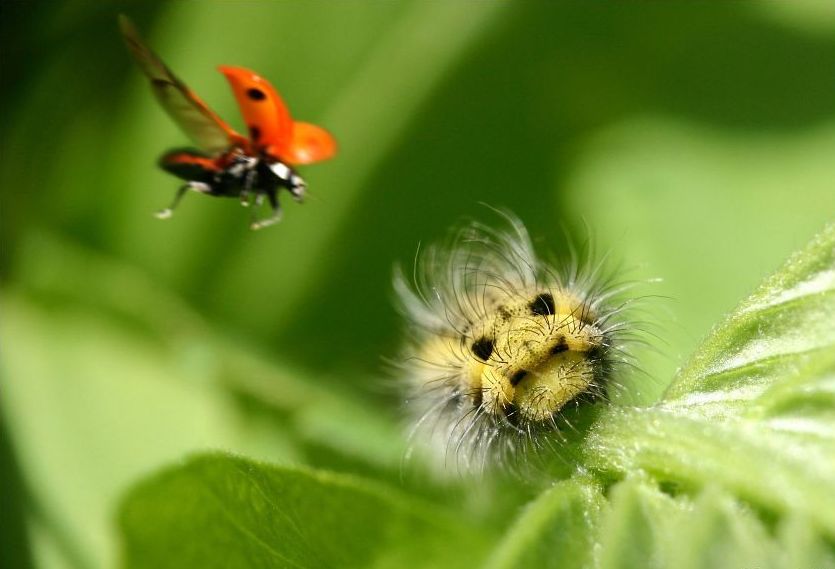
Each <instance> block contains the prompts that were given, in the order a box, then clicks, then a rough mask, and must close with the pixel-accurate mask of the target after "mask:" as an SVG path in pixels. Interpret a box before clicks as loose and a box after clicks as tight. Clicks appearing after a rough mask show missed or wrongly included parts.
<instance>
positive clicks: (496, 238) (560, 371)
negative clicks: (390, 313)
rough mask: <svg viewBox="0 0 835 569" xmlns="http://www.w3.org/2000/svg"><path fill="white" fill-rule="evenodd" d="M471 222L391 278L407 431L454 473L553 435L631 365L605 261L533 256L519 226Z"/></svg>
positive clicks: (542, 444)
mask: <svg viewBox="0 0 835 569" xmlns="http://www.w3.org/2000/svg"><path fill="white" fill-rule="evenodd" d="M502 215H503V217H504V218H506V221H507V225H508V226H509V227H507V228H505V229H502V230H494V229H491V228H488V227H486V226H484V225H480V224H478V223H471V224H469V225H467V226H465V227H464V228H463V229H461V230H459V231H458V232H456V233H454V234H453V235H452V238H451V240H450V242H449V243H447V244H445V245H440V246H434V247H431V248H429V249H427V250H426V251H424V252H423V253H422V254H419V255H418V257H417V259H416V260H415V268H414V275H413V279H412V280H413V282H412V283H410V282H409V279H407V278H406V277H405V276H404V274H403V272H402V271H400V270H398V271H396V272H395V280H394V286H395V290H396V292H397V294H398V296H399V299H400V307H401V311H402V312H403V314H404V316H405V317H406V320H407V324H408V329H409V335H410V338H409V341H408V344H407V347H406V350H405V354H404V357H403V358H402V359H401V360H400V361H401V362H402V363H401V364H400V366H399V367H400V374H401V375H403V376H405V380H406V390H407V397H406V400H407V407H408V408H409V414H410V417H411V421H412V423H411V434H410V438H411V440H412V442H413V443H417V444H420V445H421V446H425V447H428V448H429V449H430V450H433V451H434V452H433V453H432V454H435V455H436V457H438V458H439V461H440V465H441V466H442V467H443V468H446V469H449V467H453V468H455V469H457V470H459V471H461V470H463V471H468V472H470V471H473V470H476V471H478V470H483V469H484V468H485V467H487V466H490V465H492V464H494V463H496V462H504V463H508V461H509V460H511V459H513V458H514V457H516V458H518V457H519V456H520V454H521V453H525V454H528V453H529V452H531V451H533V450H536V449H540V448H547V447H549V445H551V444H552V443H553V442H554V441H558V440H559V439H560V437H561V434H560V432H561V430H563V429H565V428H566V427H570V426H571V425H570V424H566V421H565V418H564V415H563V412H564V410H565V409H566V407H567V406H569V405H571V406H574V405H580V404H581V403H583V402H585V401H589V400H595V399H597V398H601V397H605V396H606V389H607V387H609V388H610V387H611V385H613V384H614V383H616V381H613V377H615V376H616V375H617V374H618V373H619V368H622V367H623V366H622V365H621V364H628V363H629V356H628V353H627V351H626V350H625V348H624V343H625V341H626V337H627V336H628V334H627V333H625V328H626V324H627V322H626V320H625V318H624V316H623V315H624V308H625V307H626V305H627V304H628V301H625V302H624V301H618V300H617V298H618V296H619V295H620V293H621V292H622V291H623V290H624V289H625V288H626V287H625V286H618V285H616V284H613V283H612V282H611V280H610V279H608V278H605V277H604V276H603V275H602V273H603V270H602V264H598V265H596V266H586V267H581V266H580V263H579V262H577V261H576V259H575V261H574V262H573V263H572V265H571V266H570V267H569V268H567V269H566V270H563V271H557V270H555V269H554V268H553V267H552V266H551V265H549V264H548V263H545V262H543V261H541V260H540V259H539V258H538V257H537V255H536V253H535V252H534V249H533V246H532V243H531V240H530V238H529V236H528V233H527V231H526V230H525V228H524V226H523V225H522V223H521V222H520V221H519V220H518V219H517V218H515V217H514V216H512V215H511V214H508V213H503V214H502Z"/></svg>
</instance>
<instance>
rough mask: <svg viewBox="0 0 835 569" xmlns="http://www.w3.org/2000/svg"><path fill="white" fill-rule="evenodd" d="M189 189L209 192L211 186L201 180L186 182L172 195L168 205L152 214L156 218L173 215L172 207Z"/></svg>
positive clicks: (166, 217)
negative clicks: (172, 198)
mask: <svg viewBox="0 0 835 569" xmlns="http://www.w3.org/2000/svg"><path fill="white" fill-rule="evenodd" d="M189 190H194V191H195V192H202V193H209V192H210V191H211V188H210V187H209V185H208V184H204V183H203V182H188V183H186V184H184V185H182V186H180V188H179V189H178V190H177V193H176V194H175V195H174V200H173V201H172V202H171V205H169V206H168V207H166V208H164V209H161V210H159V211H158V212H156V213H155V214H154V216H155V217H156V218H157V219H168V218H169V217H171V216H172V215H174V209H175V208H176V207H177V204H179V203H180V200H182V199H183V196H184V195H186V192H187V191H189Z"/></svg>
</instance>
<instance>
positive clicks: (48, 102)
mask: <svg viewBox="0 0 835 569" xmlns="http://www.w3.org/2000/svg"><path fill="white" fill-rule="evenodd" d="M119 12H126V13H128V14H129V15H130V16H131V17H132V18H133V19H134V20H135V21H136V23H137V25H138V26H139V27H140V29H142V30H143V31H144V32H145V35H146V36H147V39H148V41H149V43H150V44H151V45H152V46H153V47H154V48H155V50H156V51H157V52H158V53H160V55H161V56H162V57H163V59H164V60H165V61H166V62H167V63H168V64H169V65H170V66H171V67H172V69H174V71H175V72H176V73H178V74H179V75H180V77H181V78H183V79H184V80H185V81H186V82H187V83H188V84H189V85H190V86H191V87H192V88H193V89H194V90H195V91H197V92H198V93H199V94H200V96H201V97H203V98H204V99H205V100H206V101H207V102H208V103H209V104H210V105H212V107H213V108H214V109H215V110H216V111H218V112H219V114H220V115H221V116H223V117H225V118H227V119H228V120H229V121H230V122H231V123H232V124H233V125H238V126H240V122H239V117H238V112H237V109H236V107H235V103H234V100H233V98H232V96H231V92H230V91H229V89H228V87H227V85H226V83H225V81H224V80H223V78H222V76H221V75H220V74H218V73H217V72H216V71H215V66H216V65H218V64H234V65H242V66H247V67H251V68H253V69H255V70H257V71H259V72H260V73H261V74H263V75H264V76H265V77H267V78H269V79H270V80H271V81H272V82H273V83H274V85H275V86H276V87H277V89H278V90H279V91H280V92H281V93H282V94H283V96H284V97H285V99H286V101H287V102H288V104H289V106H290V108H291V111H292V112H293V114H294V116H296V117H297V118H300V119H302V120H308V121H311V122H316V123H319V124H322V125H323V126H325V127H327V128H329V129H330V130H331V131H332V132H333V133H334V134H335V136H336V137H337V139H338V140H339V142H340V145H341V150H340V154H339V155H338V157H337V158H336V159H334V160H333V161H331V162H327V163H323V164H321V165H315V166H312V167H309V168H306V169H305V170H304V175H305V177H306V179H307V181H308V184H309V187H310V189H311V194H312V195H311V197H310V199H309V200H308V202H307V203H306V204H304V205H303V206H298V205H297V204H294V203H292V202H291V200H288V199H287V198H286V196H283V198H284V199H283V203H284V205H285V220H284V221H283V222H282V223H281V224H280V225H279V226H276V227H273V228H270V229H268V230H264V231H261V232H257V233H253V232H250V231H249V230H248V228H247V219H248V218H247V215H248V212H247V211H246V210H243V209H242V208H240V207H239V206H238V205H237V204H236V202H234V201H231V200H218V199H209V198H204V197H202V196H195V195H190V196H188V197H187V198H186V199H185V200H184V202H183V204H182V205H181V207H180V209H179V210H178V211H177V214H176V215H175V216H174V218H173V219H172V220H170V221H167V222H161V221H158V220H155V219H154V218H153V217H152V216H151V213H152V212H153V211H155V210H156V209H158V208H160V207H162V206H164V205H166V204H167V203H168V201H169V200H170V199H171V197H172V195H173V193H174V190H175V188H176V187H177V181H176V180H175V179H173V178H171V177H169V176H167V175H165V174H164V173H163V172H161V171H159V170H158V169H156V167H155V160H156V158H157V157H158V156H159V154H161V153H162V152H163V151H164V150H166V149H167V148H170V147H175V146H179V145H182V144H183V143H184V142H185V137H184V136H183V135H182V134H181V133H179V132H177V130H176V129H175V127H174V125H173V124H172V123H171V122H170V121H169V120H168V118H167V117H166V116H165V115H164V114H163V112H162V111H161V109H160V108H159V107H158V106H157V105H156V102H155V101H154V99H153V97H152V96H151V93H150V91H149V89H148V86H147V84H146V81H145V79H144V77H143V76H142V75H141V73H140V72H139V70H138V69H137V68H136V67H135V66H134V65H133V62H132V61H131V60H130V59H129V56H128V55H127V53H126V51H125V49H124V48H123V46H122V43H121V38H120V37H119V35H118V32H117V28H116V15H117V14H118V13H119ZM0 25H1V26H2V54H0V55H2V84H3V89H2V92H1V93H0V97H2V109H3V111H2V113H0V121H2V122H0V128H2V155H1V156H0V160H1V161H2V162H1V163H0V188H2V200H3V201H2V211H0V215H2V225H0V235H2V255H1V256H0V270H1V271H2V284H3V287H2V321H0V326H2V335H3V338H2V346H0V350H2V351H0V355H1V356H2V362H0V364H1V365H2V368H0V381H2V389H0V403H1V404H2V407H0V419H1V420H2V439H1V440H0V443H2V444H0V453H2V456H0V468H2V470H0V483H1V486H0V487H2V493H3V496H2V502H3V505H2V508H0V540H2V541H0V557H1V558H0V564H2V565H3V566H8V567H26V566H29V565H31V564H33V563H35V564H37V565H38V566H47V567H53V566H54V567H105V566H109V565H110V564H111V563H112V561H113V559H114V556H115V552H116V547H115V540H114V530H113V527H112V517H113V514H114V511H115V508H116V507H117V500H118V497H119V495H120V494H121V492H122V491H123V490H124V489H125V488H126V487H127V486H128V485H129V484H130V483H131V482H133V481H134V480H136V479H137V478H138V477H139V476H141V475H143V474H145V473H147V472H149V471H152V470H153V469H155V468H157V467H159V466H160V465H162V464H165V463H167V462H171V461H175V460H178V459H179V458H181V457H182V456H183V455H184V454H186V453H188V452H190V451H195V450H199V449H206V448H221V449H226V450H231V451H236V452H241V453H244V454H247V455H250V456H255V457H258V458H262V459H266V460H270V461H276V462H293V463H307V464H311V465H314V466H321V467H326V468H334V469H340V470H345V471H349V472H361V473H364V474H366V475H369V476H376V477H383V478H389V479H390V480H391V481H393V483H394V484H399V482H398V473H397V471H398V463H399V458H400V453H401V452H402V442H401V440H400V437H399V435H398V434H397V432H398V431H397V429H395V428H390V426H391V425H395V424H396V422H397V418H398V407H397V402H396V400H395V397H394V396H393V394H392V393H393V390H392V389H391V385H390V383H391V381H390V380H388V379H387V372H386V369H385V367H386V366H385V363H384V359H385V358H386V357H389V358H391V357H394V356H396V354H397V351H398V344H399V341H400V338H401V334H400V322H399V319H398V316H397V314H396V312H395V310H394V309H393V306H392V302H391V300H392V294H391V289H390V277H391V269H392V265H393V264H394V263H396V262H399V263H404V264H406V265H408V264H409V263H411V261H412V258H413V256H414V252H415V249H416V247H417V244H418V243H419V242H431V241H433V240H435V239H438V238H440V237H441V236H443V235H444V233H445V232H446V231H447V228H448V227H449V226H450V225H452V224H454V223H456V222H458V221H460V220H461V219H462V218H463V217H475V218H479V219H482V220H487V221H490V220H491V219H494V218H491V215H492V214H491V213H490V212H489V210H487V209H485V208H484V207H482V206H480V205H478V204H479V202H485V203H487V204H490V205H492V206H499V207H507V208H509V209H511V210H512V211H514V212H515V213H516V214H518V215H519V216H520V217H521V218H522V220H523V221H524V222H525V223H526V224H527V226H528V229H529V230H530V232H531V233H532V235H533V236H535V238H536V240H537V244H538V245H540V246H541V248H542V250H543V251H552V252H554V253H555V254H556V255H557V256H560V255H563V254H564V253H565V251H566V237H565V233H564V228H568V233H569V234H576V235H577V236H578V237H577V239H580V240H582V239H583V237H584V236H585V234H586V232H587V231H586V229H585V228H584V227H585V226H586V225H587V226H588V227H589V230H588V233H590V234H591V236H592V237H593V239H594V240H595V242H596V243H597V244H598V246H599V248H600V249H601V250H603V251H609V252H610V255H611V257H612V258H613V259H616V260H617V261H618V262H620V263H621V265H622V266H623V267H626V268H627V269H628V271H627V274H628V278H630V279H637V280H649V279H655V278H659V279H662V280H661V282H659V283H655V284H649V285H647V286H646V287H643V288H642V293H644V294H648V295H653V298H649V299H647V301H646V302H645V303H644V309H645V310H644V313H643V314H642V317H643V318H644V319H645V320H646V321H647V322H648V323H649V324H650V326H652V327H653V330H656V331H657V330H660V332H658V334H659V336H660V338H659V340H658V341H653V343H654V344H656V345H655V346H654V347H655V349H656V350H655V351H656V352H657V353H647V354H643V355H641V359H640V363H641V366H642V367H643V368H644V369H645V370H646V371H647V372H648V373H647V376H646V377H643V378H642V380H641V381H640V382H639V383H638V384H636V385H635V386H634V389H633V390H632V391H631V392H630V396H631V397H632V398H633V399H634V400H635V401H637V402H650V401H652V400H653V399H654V398H655V397H657V396H658V394H659V393H660V392H661V390H663V388H664V386H665V385H666V383H667V382H668V381H669V380H670V378H671V376H672V373H673V372H674V370H675V369H676V367H677V366H679V365H680V364H681V363H682V362H683V360H684V358H686V357H687V355H688V353H689V352H690V351H692V349H693V348H694V347H695V345H696V344H697V342H698V340H699V338H700V337H702V336H703V335H704V334H706V333H707V331H708V330H709V329H710V326H711V325H712V324H714V323H715V322H716V321H717V320H718V319H719V318H720V317H721V316H722V314H724V313H725V312H727V311H728V310H730V309H731V308H732V307H733V306H734V305H735V304H736V302H737V301H738V300H740V299H741V298H742V297H743V296H744V295H745V294H746V293H747V292H749V291H750V290H751V289H752V288H753V287H754V286H755V285H756V284H757V283H758V282H759V281H760V280H761V278H762V277H764V276H765V275H766V274H768V273H769V272H770V271H772V270H773V269H774V268H776V267H777V266H778V265H779V264H780V262H781V261H782V260H783V259H784V258H785V257H786V256H787V255H788V254H789V253H790V252H791V251H792V250H794V249H796V248H798V247H800V246H801V245H803V244H804V243H805V242H806V241H807V240H808V239H809V238H810V237H811V236H812V235H813V234H814V233H815V232H816V231H818V230H819V229H820V228H821V227H822V226H823V224H824V223H825V222H826V221H828V220H831V219H833V214H834V213H835V9H833V7H832V5H830V4H827V3H823V2H810V3H791V4H789V3H777V2H764V3H744V2H737V3H733V4H731V5H723V6H719V5H715V4H709V3H691V4H677V5H676V4H661V3H641V4H632V5H627V4H617V5H614V4H612V5H608V4H603V3H595V4H594V5H587V4H583V3H579V2H578V3H567V4H566V3H556V2H555V3H550V2H548V3H546V2H507V3H505V2H459V3H447V2H441V1H440V0H439V1H429V0H412V1H404V2H369V1H358V0H345V1H341V2H325V1H312V2H273V3H261V2H235V3H232V2H201V3H198V2H178V3H162V2H143V3H139V2H134V3H131V2H112V1H106V2H97V3H91V2H80V1H69V2H62V3H60V4H56V3H51V2H46V1H44V0H39V1H28V2H8V3H4V5H3V8H2V18H0ZM655 297H658V298H655ZM26 535H28V540H27V539H25V536H26ZM27 543H28V545H26V544H27Z"/></svg>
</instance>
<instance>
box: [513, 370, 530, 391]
mask: <svg viewBox="0 0 835 569" xmlns="http://www.w3.org/2000/svg"><path fill="white" fill-rule="evenodd" d="M527 375H528V372H527V371H525V370H523V369H520V370H519V371H517V372H516V373H514V374H513V375H512V376H511V378H510V385H512V386H513V387H516V386H517V385H519V382H520V381H522V380H523V379H525V377H526V376H527Z"/></svg>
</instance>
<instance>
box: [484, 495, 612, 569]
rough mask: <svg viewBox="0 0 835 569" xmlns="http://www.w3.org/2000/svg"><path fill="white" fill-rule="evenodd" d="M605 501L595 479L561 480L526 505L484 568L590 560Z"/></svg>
mask: <svg viewBox="0 0 835 569" xmlns="http://www.w3.org/2000/svg"><path fill="white" fill-rule="evenodd" d="M603 501H604V499H603V496H602V495H601V493H600V489H599V488H598V487H597V486H596V485H594V484H593V483H590V482H588V481H584V480H571V481H564V482H560V483H558V484H557V485H555V486H554V487H553V488H551V489H549V490H547V491H545V492H543V493H542V494H541V495H540V496H539V497H538V498H537V499H536V500H534V501H533V502H531V503H530V504H528V505H527V506H526V507H525V509H524V510H523V511H522V513H521V514H520V515H519V517H518V518H517V519H516V521H515V522H514V523H513V525H512V526H510V528H509V529H508V530H507V532H506V533H505V535H504V537H503V538H502V540H501V542H499V545H498V546H497V547H496V549H495V550H494V552H493V553H492V555H491V557H490V559H489V560H488V562H487V564H486V565H485V568H486V569H510V568H513V567H518V568H523V567H542V568H547V567H554V568H565V569H570V568H573V567H576V568H578V569H579V568H582V567H587V566H589V564H590V563H591V561H592V559H593V553H594V544H595V538H596V537H597V531H598V527H597V525H598V518H599V517H600V512H601V508H602V505H603Z"/></svg>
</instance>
